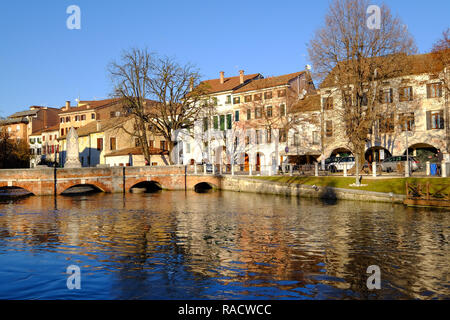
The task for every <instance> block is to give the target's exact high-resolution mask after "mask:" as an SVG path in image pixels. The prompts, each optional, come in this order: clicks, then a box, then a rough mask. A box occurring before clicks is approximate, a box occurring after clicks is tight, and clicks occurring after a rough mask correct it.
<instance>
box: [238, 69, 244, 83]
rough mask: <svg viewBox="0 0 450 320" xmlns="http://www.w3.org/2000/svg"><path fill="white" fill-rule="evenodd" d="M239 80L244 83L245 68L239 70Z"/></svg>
mask: <svg viewBox="0 0 450 320" xmlns="http://www.w3.org/2000/svg"><path fill="white" fill-rule="evenodd" d="M239 80H240V83H241V84H243V83H244V70H239Z"/></svg>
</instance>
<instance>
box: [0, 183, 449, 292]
mask: <svg viewBox="0 0 450 320" xmlns="http://www.w3.org/2000/svg"><path fill="white" fill-rule="evenodd" d="M421 210H422V209H421ZM448 219H449V218H448V216H447V215H445V213H442V212H433V213H432V214H428V213H427V211H423V210H422V211H420V210H418V211H416V210H414V209H405V208H403V207H401V206H392V205H391V204H381V203H378V204H377V203H362V202H346V201H340V202H338V203H337V204H335V205H327V204H324V203H322V202H321V201H319V200H305V199H298V198H284V197H277V196H266V195H255V194H244V193H228V192H216V193H209V194H202V195H197V194H194V193H186V194H185V193H184V192H161V193H158V194H152V195H137V194H130V195H127V197H123V196H122V195H103V194H97V195H91V196H87V197H58V201H57V210H55V203H54V199H53V198H52V197H31V198H27V199H25V200H20V201H17V202H15V203H13V204H0V245H1V246H2V248H8V245H9V242H11V243H14V244H17V243H20V244H21V243H23V244H25V246H22V247H25V248H29V250H30V251H32V250H34V248H35V247H39V249H40V250H43V249H45V248H46V247H47V248H50V249H51V250H52V252H58V251H59V252H60V253H61V254H63V255H66V256H67V257H72V255H79V256H86V257H87V258H89V259H95V260H96V261H97V262H96V264H97V267H98V268H109V269H108V270H110V269H112V270H113V271H117V272H115V273H114V286H115V287H114V288H115V289H117V290H118V291H120V292H125V291H126V290H127V288H130V287H131V286H135V288H136V290H143V291H145V290H149V288H150V289H151V284H149V283H147V284H145V282H146V281H147V280H148V279H155V274H156V273H158V275H157V276H156V278H157V279H158V281H163V282H164V284H163V285H162V286H167V287H171V286H172V287H173V286H176V282H177V281H184V280H185V279H187V278H189V279H191V280H192V279H194V280H195V281H196V282H195V284H197V285H199V284H198V283H199V282H198V281H220V282H221V284H227V283H232V282H238V284H239V286H241V287H242V286H243V287H250V286H270V287H277V286H278V288H282V289H283V290H291V289H295V288H297V287H304V286H305V285H306V284H317V283H319V282H320V283H321V284H328V285H330V286H331V287H329V288H332V289H333V288H334V289H336V288H338V289H343V290H345V289H351V290H352V291H353V292H356V293H357V294H358V296H360V297H366V296H368V295H369V294H371V293H369V292H368V291H367V288H366V281H367V277H368V275H367V274H366V269H367V267H368V266H369V265H373V264H376V265H379V266H380V268H381V271H382V287H383V290H381V291H380V294H381V295H383V297H412V298H428V296H426V294H427V292H430V291H431V293H430V294H431V296H430V297H436V296H437V297H439V298H442V297H445V294H446V292H447V293H448V288H447V287H446V284H448V271H447V270H448V241H447V239H448V230H447V229H448V227H447V226H448V221H449V220H448ZM27 250H28V249H27ZM317 276H320V277H321V278H320V279H319V278H318V277H317ZM180 279H183V280H180ZM194 280H192V281H194ZM284 280H290V281H292V282H289V283H288V284H285V283H283V282H280V281H284ZM133 281H134V282H133ZM151 281H153V280H149V282H150V283H151ZM130 283H132V284H130ZM152 284H154V283H152ZM183 285H184V283H183ZM199 286H200V285H199ZM199 288H200V287H199ZM197 289H198V288H196V290H197ZM128 290H129V289H128ZM198 290H199V291H201V289H198ZM145 292H147V291H145ZM342 292H343V293H339V294H340V296H342V295H344V294H346V292H347V291H342ZM433 292H437V293H438V294H439V295H435V296H433ZM372 294H373V293H372ZM447 297H448V294H447Z"/></svg>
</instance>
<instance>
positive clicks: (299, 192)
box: [220, 176, 405, 203]
mask: <svg viewBox="0 0 450 320" xmlns="http://www.w3.org/2000/svg"><path fill="white" fill-rule="evenodd" d="M220 189H222V190H227V191H237V192H253V193H261V194H277V195H284V196H295V197H305V198H320V199H330V200H358V201H373V202H392V203H403V201H404V200H405V196H404V195H398V194H392V193H382V192H373V191H363V190H352V189H341V188H333V187H317V186H308V185H299V184H287V183H280V182H273V181H266V180H258V179H251V178H247V177H245V178H244V177H236V176H234V177H223V180H222V185H221V188H220Z"/></svg>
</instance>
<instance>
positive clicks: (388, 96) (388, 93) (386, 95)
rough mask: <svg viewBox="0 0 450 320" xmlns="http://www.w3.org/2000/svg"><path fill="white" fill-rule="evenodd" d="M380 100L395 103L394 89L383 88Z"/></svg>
mask: <svg viewBox="0 0 450 320" xmlns="http://www.w3.org/2000/svg"><path fill="white" fill-rule="evenodd" d="M380 102H381V103H393V102H394V95H393V90H392V88H391V89H388V90H382V91H381V92H380Z"/></svg>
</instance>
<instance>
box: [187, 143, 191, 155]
mask: <svg viewBox="0 0 450 320" xmlns="http://www.w3.org/2000/svg"><path fill="white" fill-rule="evenodd" d="M186 153H191V144H190V143H186Z"/></svg>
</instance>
